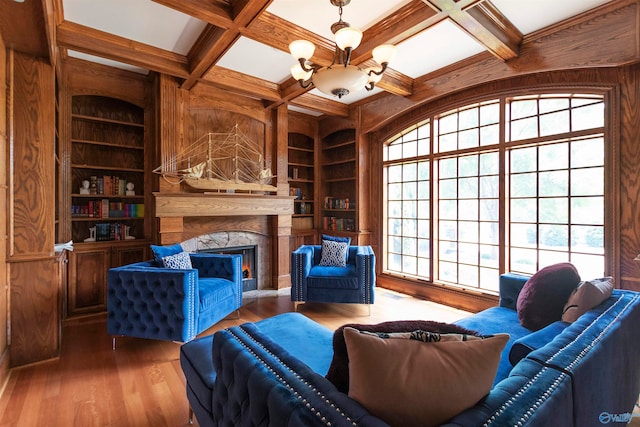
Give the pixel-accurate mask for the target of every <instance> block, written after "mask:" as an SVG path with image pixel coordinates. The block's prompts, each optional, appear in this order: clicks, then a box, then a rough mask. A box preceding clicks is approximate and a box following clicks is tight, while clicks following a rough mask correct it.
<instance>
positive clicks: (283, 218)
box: [271, 105, 291, 289]
mask: <svg viewBox="0 0 640 427" xmlns="http://www.w3.org/2000/svg"><path fill="white" fill-rule="evenodd" d="M275 123H276V135H277V136H276V161H277V175H278V195H279V196H288V195H289V184H288V182H287V173H288V171H287V165H288V163H289V160H288V156H289V111H288V109H287V106H286V105H281V106H280V107H278V110H277V112H276V120H275ZM272 236H273V246H272V247H273V257H272V259H273V260H274V262H273V270H272V271H273V278H272V279H271V284H272V286H273V287H274V288H276V289H282V288H288V287H291V267H290V263H291V250H290V248H289V242H290V240H291V213H289V214H287V215H277V216H275V217H273V224H272Z"/></svg>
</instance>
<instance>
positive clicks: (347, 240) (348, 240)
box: [322, 234, 351, 245]
mask: <svg viewBox="0 0 640 427" xmlns="http://www.w3.org/2000/svg"><path fill="white" fill-rule="evenodd" d="M322 240H333V241H334V242H345V243H346V244H347V245H350V244H351V237H338V236H329V235H328V234H323V235H322Z"/></svg>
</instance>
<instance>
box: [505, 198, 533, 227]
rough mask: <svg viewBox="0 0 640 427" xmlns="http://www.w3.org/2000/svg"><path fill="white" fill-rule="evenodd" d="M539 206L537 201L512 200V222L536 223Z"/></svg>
mask: <svg viewBox="0 0 640 427" xmlns="http://www.w3.org/2000/svg"><path fill="white" fill-rule="evenodd" d="M537 211H538V206H537V202H536V199H512V200H511V221H516V222H535V221H537V220H538V216H537V215H536V213H537Z"/></svg>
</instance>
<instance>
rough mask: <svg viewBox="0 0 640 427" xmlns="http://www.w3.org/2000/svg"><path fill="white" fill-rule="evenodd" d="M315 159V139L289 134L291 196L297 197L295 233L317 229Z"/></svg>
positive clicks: (295, 202)
mask: <svg viewBox="0 0 640 427" xmlns="http://www.w3.org/2000/svg"><path fill="white" fill-rule="evenodd" d="M314 157H315V149H314V140H313V138H311V137H309V136H306V135H303V134H299V133H290V134H289V146H288V160H289V163H288V176H289V194H290V195H291V196H293V197H295V199H294V201H293V212H294V213H293V218H292V228H293V230H294V231H300V230H311V229H314V228H315V227H316V224H315V221H314V211H315V203H316V200H315V196H316V194H315V193H316V192H315V177H314V172H315V168H314Z"/></svg>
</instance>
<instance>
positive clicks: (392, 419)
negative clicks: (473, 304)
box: [344, 328, 509, 427]
mask: <svg viewBox="0 0 640 427" xmlns="http://www.w3.org/2000/svg"><path fill="white" fill-rule="evenodd" d="M344 338H345V342H346V345H347V353H348V355H349V397H351V398H352V399H354V400H356V401H358V402H359V403H360V404H361V405H363V406H364V407H365V408H367V410H369V412H371V413H372V414H373V415H375V416H377V417H378V418H381V419H382V420H384V421H385V422H387V423H389V424H391V425H401V426H421V427H426V426H435V425H439V424H442V423H443V422H445V421H447V420H448V419H450V418H452V417H453V416H455V415H456V414H458V413H460V412H462V411H464V410H465V409H467V408H470V407H472V406H473V405H475V404H476V403H477V402H478V401H479V400H480V399H482V398H483V397H484V396H485V395H486V394H487V393H489V391H490V390H491V387H492V385H493V381H494V379H495V375H496V371H497V369H498V364H499V362H500V353H501V352H502V350H503V349H504V346H505V345H506V344H507V341H508V340H509V335H508V334H499V335H494V336H492V337H486V338H480V339H478V338H477V337H468V338H469V339H468V340H467V341H457V340H452V341H441V342H430V343H425V342H421V341H415V340H408V339H400V338H387V339H384V338H380V337H377V336H373V335H369V334H367V335H365V334H361V333H360V331H358V330H356V329H353V328H345V329H344ZM474 338H475V339H474Z"/></svg>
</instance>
